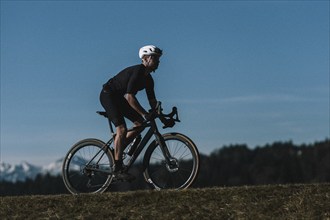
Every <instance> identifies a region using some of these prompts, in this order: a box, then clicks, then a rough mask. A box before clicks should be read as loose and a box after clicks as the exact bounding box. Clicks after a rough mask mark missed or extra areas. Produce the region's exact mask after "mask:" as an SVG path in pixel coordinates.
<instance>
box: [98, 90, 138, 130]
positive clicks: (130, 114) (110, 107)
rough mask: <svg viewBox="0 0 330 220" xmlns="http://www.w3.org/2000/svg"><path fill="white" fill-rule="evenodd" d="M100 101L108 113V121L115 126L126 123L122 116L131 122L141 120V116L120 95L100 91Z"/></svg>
mask: <svg viewBox="0 0 330 220" xmlns="http://www.w3.org/2000/svg"><path fill="white" fill-rule="evenodd" d="M100 101H101V104H102V106H103V108H104V109H105V111H106V113H107V115H108V119H109V123H111V122H112V123H113V124H114V125H115V126H116V127H117V126H119V125H122V124H125V125H126V123H125V119H124V117H125V118H128V119H129V120H130V121H132V122H140V123H142V122H143V117H142V116H141V115H140V114H139V113H138V112H137V111H135V110H134V109H133V108H132V107H131V106H130V105H129V103H128V102H127V100H126V99H125V97H124V96H122V95H117V94H115V93H113V92H103V91H102V92H101V94H100Z"/></svg>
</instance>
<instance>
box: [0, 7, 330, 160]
mask: <svg viewBox="0 0 330 220" xmlns="http://www.w3.org/2000/svg"><path fill="white" fill-rule="evenodd" d="M146 44H155V45H157V46H159V47H161V48H162V49H163V50H164V56H163V57H162V59H161V64H160V67H159V69H158V70H157V71H156V73H154V75H153V77H154V80H155V83H156V95H157V98H158V99H159V100H161V101H162V102H163V106H164V110H167V111H169V110H170V109H171V107H172V106H177V107H178V109H179V113H180V117H181V120H182V123H180V124H178V125H177V126H176V127H175V128H173V129H170V130H168V131H178V132H182V133H185V134H187V135H188V136H190V137H191V138H192V139H193V140H194V141H195V142H196V144H197V145H198V147H199V149H200V151H201V152H202V153H205V154H208V153H210V152H212V151H213V150H214V149H218V148H220V147H222V146H224V145H229V144H236V143H246V144H248V146H249V147H251V148H253V147H256V146H263V145H265V144H266V143H272V142H274V141H288V140H292V141H293V142H294V143H297V144H300V143H312V142H314V141H319V140H324V139H325V138H328V137H329V2H328V1H233V2H231V1H192V2H190V1H179V2H174V1H160V2H159V1H155V2H151V1H140V2H135V1H114V2H113V1H1V149H0V150H1V161H2V162H9V163H19V162H20V161H23V160H25V161H29V162H31V163H34V164H40V165H43V164H47V163H48V162H52V161H54V160H56V159H58V158H61V157H63V156H64V155H65V153H66V152H67V150H68V149H69V148H70V146H71V145H72V144H74V143H75V142H76V141H78V140H80V139H83V138H87V137H94V138H100V139H102V140H106V139H107V138H108V136H109V131H108V130H109V129H108V125H107V122H106V120H105V119H103V118H101V117H99V116H97V115H96V114H95V111H97V110H102V108H101V105H100V103H99V100H98V96H99V92H100V89H101V86H102V84H103V83H104V82H106V81H107V80H108V79H109V78H110V77H111V76H113V75H114V74H116V73H117V72H119V71H120V70H121V69H123V68H125V67H127V66H130V65H135V64H138V63H140V60H139V58H138V49H139V48H140V47H141V46H144V45H146ZM138 99H139V100H140V101H141V103H142V104H143V105H144V106H147V101H146V98H145V94H144V92H140V93H139V94H138ZM168 131H166V130H165V131H162V132H168Z"/></svg>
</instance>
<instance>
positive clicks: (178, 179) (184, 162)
mask: <svg viewBox="0 0 330 220" xmlns="http://www.w3.org/2000/svg"><path fill="white" fill-rule="evenodd" d="M162 137H163V138H164V140H165V143H166V146H167V148H168V150H169V152H170V154H171V156H172V157H173V158H174V161H175V163H176V164H177V166H176V168H171V167H170V166H169V165H167V164H166V162H165V157H164V155H163V153H162V151H161V148H160V146H159V144H158V143H157V141H153V142H152V143H151V144H150V145H149V147H148V149H147V150H146V153H145V156H144V160H143V163H144V169H145V170H144V173H143V174H144V178H145V180H146V181H147V183H148V184H149V186H151V187H152V188H154V189H157V190H161V189H186V188H188V187H189V186H191V185H192V184H193V182H194V181H195V179H196V177H197V175H198V172H199V167H200V157H199V152H198V149H197V147H196V145H195V144H194V142H193V141H192V140H190V138H188V137H187V136H185V135H183V134H180V133H167V134H163V135H162Z"/></svg>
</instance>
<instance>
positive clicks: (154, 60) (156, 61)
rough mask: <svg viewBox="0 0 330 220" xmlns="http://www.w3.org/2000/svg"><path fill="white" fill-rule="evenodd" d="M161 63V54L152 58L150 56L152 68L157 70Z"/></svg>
mask: <svg viewBox="0 0 330 220" xmlns="http://www.w3.org/2000/svg"><path fill="white" fill-rule="evenodd" d="M159 63H160V61H159V56H156V55H153V56H150V58H149V67H150V69H152V70H153V71H155V70H156V69H157V68H158V65H159Z"/></svg>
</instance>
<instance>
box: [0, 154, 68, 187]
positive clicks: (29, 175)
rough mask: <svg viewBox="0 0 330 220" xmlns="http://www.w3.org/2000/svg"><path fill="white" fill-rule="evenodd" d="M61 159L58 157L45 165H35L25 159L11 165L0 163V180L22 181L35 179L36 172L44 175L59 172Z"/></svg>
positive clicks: (57, 173) (54, 174)
mask: <svg viewBox="0 0 330 220" xmlns="http://www.w3.org/2000/svg"><path fill="white" fill-rule="evenodd" d="M62 162H63V159H59V160H57V161H55V162H53V163H50V164H48V165H46V166H35V165H33V164H30V163H28V162H26V161H24V162H22V163H20V164H17V165H11V164H8V163H0V182H1V181H7V182H14V183H15V182H17V181H22V182H24V181H25V180H27V179H35V178H36V177H37V175H38V174H41V175H46V174H47V173H48V174H50V175H53V176H57V175H60V174H61V169H62Z"/></svg>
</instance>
